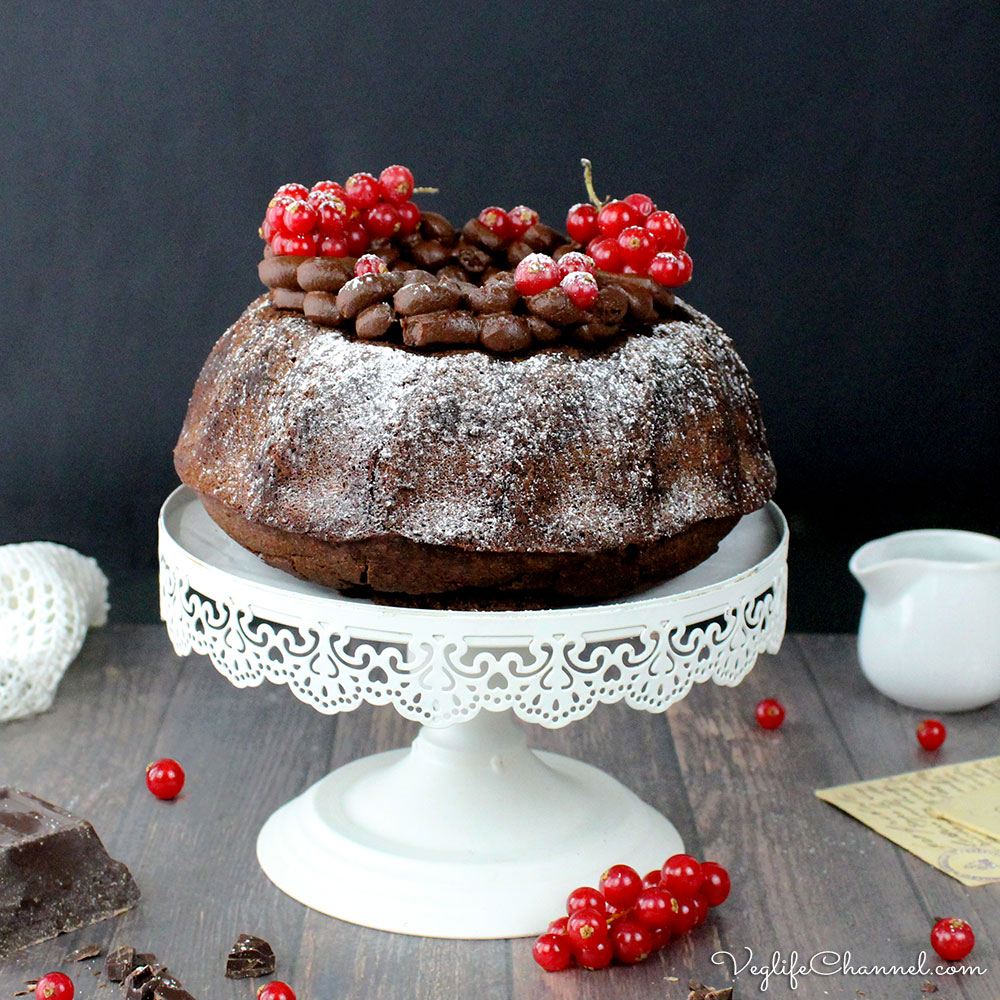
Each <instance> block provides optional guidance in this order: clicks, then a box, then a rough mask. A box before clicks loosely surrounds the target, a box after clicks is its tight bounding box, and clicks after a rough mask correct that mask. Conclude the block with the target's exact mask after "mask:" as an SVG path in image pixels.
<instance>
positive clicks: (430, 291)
mask: <svg viewBox="0 0 1000 1000" xmlns="http://www.w3.org/2000/svg"><path fill="white" fill-rule="evenodd" d="M461 299H462V296H461V295H460V294H459V293H458V292H457V291H455V289H454V288H450V287H449V286H448V285H446V284H444V283H439V282H436V281H435V282H434V283H421V282H413V283H411V284H406V285H403V287H402V288H401V289H400V290H399V291H398V292H396V294H395V295H394V296H393V298H392V304H393V305H394V306H395V307H396V312H398V313H399V315H400V316H417V315H419V314H420V313H429V312H438V311H440V310H441V309H454V308H455V306H457V305H458V303H459V302H460V301H461Z"/></svg>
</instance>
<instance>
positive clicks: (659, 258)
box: [647, 250, 691, 288]
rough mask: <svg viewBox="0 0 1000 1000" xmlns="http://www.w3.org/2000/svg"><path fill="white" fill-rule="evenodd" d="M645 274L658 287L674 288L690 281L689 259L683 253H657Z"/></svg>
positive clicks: (681, 251)
mask: <svg viewBox="0 0 1000 1000" xmlns="http://www.w3.org/2000/svg"><path fill="white" fill-rule="evenodd" d="M647 274H648V275H649V276H650V277H651V278H652V279H653V281H655V282H657V283H658V284H660V285H665V286H666V287H667V288H676V287H677V286H678V285H683V284H684V283H685V282H687V281H690V280H691V258H690V257H689V256H688V255H687V254H686V253H685V252H684V251H683V250H680V251H679V252H678V253H676V254H674V253H666V252H661V253H658V254H657V255H656V256H655V257H654V258H653V259H652V261H651V262H650V265H649V270H648V271H647Z"/></svg>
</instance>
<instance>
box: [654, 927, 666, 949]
mask: <svg viewBox="0 0 1000 1000" xmlns="http://www.w3.org/2000/svg"><path fill="white" fill-rule="evenodd" d="M649 936H650V938H651V941H652V949H651V950H652V951H659V950H660V949H661V948H662V947H663V946H664V945H665V944H666V943H667V942H668V941H669V940H670V931H669V929H668V928H663V929H662V930H656V929H655V928H653V927H650V928H649Z"/></svg>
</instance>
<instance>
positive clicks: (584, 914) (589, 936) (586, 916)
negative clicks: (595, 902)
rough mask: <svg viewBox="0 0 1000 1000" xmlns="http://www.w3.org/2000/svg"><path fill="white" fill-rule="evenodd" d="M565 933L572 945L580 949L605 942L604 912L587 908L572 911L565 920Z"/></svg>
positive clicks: (606, 930) (605, 923)
mask: <svg viewBox="0 0 1000 1000" xmlns="http://www.w3.org/2000/svg"><path fill="white" fill-rule="evenodd" d="M566 933H567V934H568V935H569V939H570V941H572V942H573V944H575V945H580V946H581V947H582V946H584V945H588V944H594V943H596V942H597V941H604V940H606V939H607V936H608V922H607V920H606V919H605V916H604V910H603V909H602V910H595V909H592V908H591V907H589V906H585V907H583V908H582V909H580V910H574V911H573V912H572V913H571V914H570V915H569V916H568V917H567V918H566Z"/></svg>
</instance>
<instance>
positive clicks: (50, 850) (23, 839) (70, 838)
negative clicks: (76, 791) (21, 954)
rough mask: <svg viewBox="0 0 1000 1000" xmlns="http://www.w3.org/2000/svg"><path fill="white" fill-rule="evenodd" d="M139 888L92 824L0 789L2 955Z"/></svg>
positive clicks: (126, 900) (110, 906) (102, 910)
mask: <svg viewBox="0 0 1000 1000" xmlns="http://www.w3.org/2000/svg"><path fill="white" fill-rule="evenodd" d="M138 899H139V888H138V886H137V885H136V884H135V880H134V879H133V878H132V876H131V874H130V873H129V870H128V869H127V868H126V867H125V865H123V864H122V863H121V862H120V861H114V860H112V859H111V858H110V857H109V856H108V852H107V851H106V850H105V849H104V845H103V844H102V843H101V841H100V838H99V837H98V836H97V834H96V833H95V832H94V828H93V827H92V826H91V825H90V823H88V822H87V821H86V820H83V819H79V818H77V817H76V816H74V815H73V814H72V813H69V812H67V811H66V810H65V809H60V808H59V807H58V806H54V805H52V804H51V803H49V802H45V801H44V800H42V799H40V798H37V797H36V796H34V795H32V794H30V793H29V792H25V791H22V790H21V789H18V788H11V787H3V788H0V959H2V958H6V957H7V956H8V955H12V954H13V953H14V952H15V951H17V950H18V949H20V948H24V947H26V946H27V945H29V944H35V943H36V942H37V941H45V940H46V939H47V938H51V937H55V936H56V935H57V934H60V933H62V932H64V931H72V930H76V929H77V928H79V927H86V926H87V925H88V924H92V923H94V922H96V921H98V920H105V919H106V918H107V917H111V916H114V915H115V914H117V913H121V912H123V911H124V910H127V909H129V907H132V906H134V905H135V903H136V901H137V900H138Z"/></svg>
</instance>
